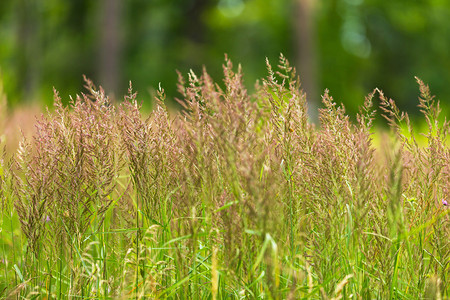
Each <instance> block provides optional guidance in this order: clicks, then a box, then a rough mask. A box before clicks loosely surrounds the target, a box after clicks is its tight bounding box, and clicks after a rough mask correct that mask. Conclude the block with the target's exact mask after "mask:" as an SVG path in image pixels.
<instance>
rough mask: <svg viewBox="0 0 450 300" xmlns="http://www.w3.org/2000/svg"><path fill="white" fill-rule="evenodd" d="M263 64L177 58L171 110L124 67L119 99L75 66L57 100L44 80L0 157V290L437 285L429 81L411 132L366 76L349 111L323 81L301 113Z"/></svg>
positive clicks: (442, 218)
mask: <svg viewBox="0 0 450 300" xmlns="http://www.w3.org/2000/svg"><path fill="white" fill-rule="evenodd" d="M267 68H268V76H267V77H266V78H264V79H263V80H262V81H261V84H259V83H258V84H257V85H256V92H255V93H254V94H249V93H248V91H247V89H246V88H245V85H244V82H243V77H244V76H243V72H242V69H241V67H240V66H238V67H237V68H234V67H233V64H232V63H231V61H230V60H229V59H228V58H226V59H225V63H224V66H223V72H224V79H223V83H217V82H216V81H214V80H213V78H211V76H210V75H209V74H208V73H207V71H206V69H205V68H204V69H203V70H202V72H201V74H199V75H197V74H195V73H194V72H192V71H191V72H189V74H188V76H187V77H188V78H187V82H185V81H184V79H183V78H182V76H181V75H179V77H180V78H179V85H178V88H179V91H180V94H181V98H182V99H181V100H179V101H180V103H181V104H182V106H183V112H182V113H180V114H177V115H175V117H172V116H169V113H168V111H167V108H166V107H165V104H164V101H165V95H164V90H163V89H162V88H161V87H160V88H159V89H158V95H157V99H156V105H155V109H154V110H153V112H151V114H150V115H149V116H145V115H144V113H142V112H141V110H140V105H139V104H138V102H137V95H136V93H134V92H133V91H132V89H131V84H130V90H129V94H128V95H127V96H125V101H124V103H122V104H118V105H117V106H114V105H112V104H110V103H109V101H108V99H107V97H106V96H105V93H104V91H103V90H102V89H101V88H99V89H97V88H96V87H95V86H94V85H93V84H92V82H90V81H89V80H86V87H87V90H88V93H87V94H86V95H85V94H81V96H77V97H76V99H75V100H72V101H71V103H70V105H69V106H67V107H66V106H63V105H62V103H61V99H60V98H59V96H58V95H57V93H56V92H55V109H54V110H53V111H50V110H48V111H47V113H45V114H43V115H42V116H41V117H40V118H38V119H37V121H36V133H35V134H34V136H33V138H32V139H28V138H24V139H23V141H22V142H21V145H20V148H19V151H18V152H17V153H16V154H14V156H13V159H12V160H10V161H8V160H7V159H4V160H3V161H0V170H1V172H0V187H1V191H0V197H1V200H0V201H1V202H2V203H1V205H2V208H3V211H2V220H1V221H0V297H2V296H4V297H22V298H26V297H41V298H67V297H81V298H85V297H94V298H123V299H128V298H144V297H146V298H177V299H178V298H180V299H181V298H189V299H191V298H213V299H222V298H244V297H247V298H271V299H284V298H287V299H297V298H317V297H323V298H324V299H328V298H329V297H335V298H336V299H337V298H355V297H356V298H364V299H365V298H411V299H419V298H423V297H437V298H438V297H441V298H443V299H445V298H446V297H448V296H449V285H448V283H447V282H448V279H449V278H448V274H447V273H448V265H449V261H450V259H449V258H450V247H449V246H450V245H449V239H448V237H449V234H450V232H449V226H448V222H449V213H450V210H449V208H448V205H447V203H448V201H450V200H449V196H450V195H449V184H450V182H449V178H450V169H449V168H450V167H449V166H450V161H449V157H450V155H449V150H448V144H447V143H448V141H447V140H446V138H447V135H448V132H449V124H448V122H447V121H446V120H441V119H440V118H441V117H440V115H439V105H438V102H437V101H435V100H434V98H433V96H431V93H430V91H429V88H428V87H427V86H426V85H425V84H423V82H422V81H420V80H418V79H417V81H418V84H419V89H420V99H419V106H420V108H421V110H422V112H423V113H424V115H425V122H426V124H427V126H428V130H426V132H425V134H424V136H425V139H426V140H427V144H423V143H422V140H421V139H420V138H419V136H418V135H416V133H415V131H414V130H413V126H412V124H411V122H410V119H409V117H408V115H407V114H405V113H402V112H401V111H400V110H399V109H398V108H397V106H396V105H395V102H394V101H393V100H391V99H388V98H386V97H385V96H384V95H383V93H382V92H381V91H380V90H378V89H375V90H374V91H373V92H372V93H370V94H369V95H368V96H367V97H366V98H365V101H364V104H363V105H362V106H361V108H360V111H359V113H358V115H357V116H356V122H355V123H353V122H351V120H350V118H349V116H348V115H346V113H345V110H344V107H343V106H342V105H338V104H336V102H335V101H334V100H333V98H332V97H331V96H330V94H329V92H328V91H327V90H326V91H325V93H324V95H323V97H322V100H323V104H324V108H323V109H322V110H321V111H320V121H321V124H320V126H317V127H316V126H314V125H312V124H310V123H309V122H308V118H307V113H306V111H307V107H306V98H305V95H304V93H303V92H302V91H301V85H300V81H299V79H298V78H297V76H296V73H295V70H294V69H293V68H292V67H290V65H289V63H288V61H287V60H286V58H285V57H284V56H280V60H279V65H278V67H277V68H272V67H271V66H270V64H269V63H268V62H267ZM375 94H378V95H379V98H380V100H381V104H380V107H381V111H382V113H383V114H384V116H385V118H386V119H387V120H388V123H389V124H390V126H391V128H392V132H391V133H389V134H386V135H385V136H383V137H382V139H381V146H379V147H375V146H374V145H373V143H372V133H373V132H374V131H375V130H376V129H374V128H373V124H372V120H373V118H374V115H375V111H374V109H373V103H372V102H373V97H374V95H375ZM414 129H417V127H415V128H414ZM0 134H1V133H0ZM5 210H7V211H5ZM16 227H17V228H16ZM19 227H20V228H19ZM27 252H28V255H27ZM349 274H352V275H349ZM430 274H431V275H430ZM350 276H353V277H352V278H351V280H350ZM386 287H389V288H386ZM5 288H6V289H5Z"/></svg>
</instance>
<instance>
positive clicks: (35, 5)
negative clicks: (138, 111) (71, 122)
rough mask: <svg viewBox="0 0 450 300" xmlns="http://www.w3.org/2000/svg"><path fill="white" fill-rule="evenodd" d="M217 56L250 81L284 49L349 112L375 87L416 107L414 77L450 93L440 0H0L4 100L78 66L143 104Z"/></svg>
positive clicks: (47, 91) (55, 83)
mask: <svg viewBox="0 0 450 300" xmlns="http://www.w3.org/2000/svg"><path fill="white" fill-rule="evenodd" d="M224 53H227V54H228V56H229V57H230V58H231V60H232V61H233V62H234V63H235V65H237V64H238V63H241V64H242V66H243V70H244V73H245V82H246V84H247V86H248V87H249V88H250V89H252V88H253V85H254V82H255V80H256V79H258V78H261V77H263V76H266V74H267V73H266V66H265V61H264V60H265V57H268V58H269V60H270V61H271V62H272V64H276V63H277V60H278V57H279V54H280V53H283V54H284V55H285V56H286V57H287V58H288V59H289V60H290V62H291V64H292V65H295V66H296V67H297V70H298V71H299V74H300V77H301V79H302V85H303V88H304V90H305V91H306V92H307V94H308V99H309V101H311V102H315V103H319V102H320V95H321V94H323V91H324V89H325V88H328V89H330V92H331V95H332V96H333V97H334V99H335V100H336V101H337V102H341V101H342V102H343V103H344V104H345V106H346V108H347V111H349V113H351V114H353V113H355V112H356V111H357V107H358V105H360V104H361V103H362V102H363V100H364V96H365V95H367V94H368V93H369V92H371V91H372V90H373V89H374V88H375V87H378V88H380V89H382V90H383V91H384V92H385V95H386V96H388V97H390V98H393V99H394V100H395V101H397V103H398V104H399V106H400V108H401V109H403V110H406V111H408V112H409V113H413V114H414V113H417V112H418V110H417V108H416V107H417V104H418V101H417V97H418V94H419V92H418V86H417V84H416V82H415V80H414V76H418V77H420V78H421V79H422V80H424V81H425V82H426V83H428V84H429V85H430V87H431V90H432V92H433V93H434V94H437V95H438V97H439V98H440V99H441V100H443V101H442V102H444V103H445V100H447V97H448V95H450V2H449V1H447V0H395V1H386V0H98V1H90V0H1V1H0V72H1V77H2V80H3V85H4V91H5V93H6V95H7V98H8V101H9V106H10V107H14V106H16V105H17V104H20V103H21V104H24V103H25V104H26V105H28V104H30V103H34V102H40V103H41V104H43V105H49V104H51V103H52V101H53V92H52V88H53V87H55V88H56V89H57V90H58V91H60V94H61V96H62V97H63V99H64V100H68V96H69V95H75V94H76V93H79V92H80V91H82V90H83V88H82V86H83V80H82V75H83V74H85V75H86V76H87V77H88V78H90V79H92V80H93V81H94V82H95V83H96V84H98V85H102V86H103V87H104V88H105V90H106V91H107V92H108V93H110V94H111V95H115V96H116V98H117V99H122V96H123V94H124V93H125V92H126V90H127V88H128V82H129V81H130V80H131V81H132V82H133V88H134V89H135V90H137V91H138V92H139V97H140V99H141V100H142V101H144V105H145V106H147V107H150V106H151V98H152V97H151V94H152V92H151V90H152V88H156V87H158V84H159V82H161V85H162V87H164V89H165V90H166V92H167V94H168V98H169V99H173V98H174V97H177V96H178V95H177V92H176V81H177V74H176V70H179V71H181V72H182V73H183V74H186V73H187V72H188V71H189V69H193V70H194V71H195V72H200V71H201V68H202V65H205V66H206V67H207V70H208V72H209V73H210V74H211V75H212V76H213V78H214V79H215V80H217V81H220V80H221V76H222V63H223V62H224Z"/></svg>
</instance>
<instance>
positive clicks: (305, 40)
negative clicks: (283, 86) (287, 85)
mask: <svg viewBox="0 0 450 300" xmlns="http://www.w3.org/2000/svg"><path fill="white" fill-rule="evenodd" d="M314 5H315V0H295V23H294V26H295V34H296V39H295V43H296V49H297V64H296V65H297V71H298V73H299V75H300V81H301V84H302V89H303V91H304V92H305V93H306V96H307V100H308V107H309V109H308V113H309V116H310V118H311V119H312V120H313V121H314V122H316V121H317V116H318V113H317V107H318V102H319V101H318V100H319V95H318V91H317V56H316V45H315V44H316V34H315V26H314V25H315V18H314Z"/></svg>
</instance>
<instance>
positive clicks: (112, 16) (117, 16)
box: [98, 0, 122, 98]
mask: <svg viewBox="0 0 450 300" xmlns="http://www.w3.org/2000/svg"><path fill="white" fill-rule="evenodd" d="M121 9H122V0H102V1H101V4H100V8H99V13H100V20H101V25H100V45H99V55H100V57H99V72H98V73H99V77H100V84H101V85H102V86H103V88H104V89H105V92H106V93H107V94H109V95H110V96H111V97H112V98H114V95H117V93H118V92H119V91H120V89H119V84H120V80H121V79H120V74H121V73H120V62H121V53H122V39H121V34H120V32H121V28H120V27H121V18H122V14H121Z"/></svg>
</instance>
